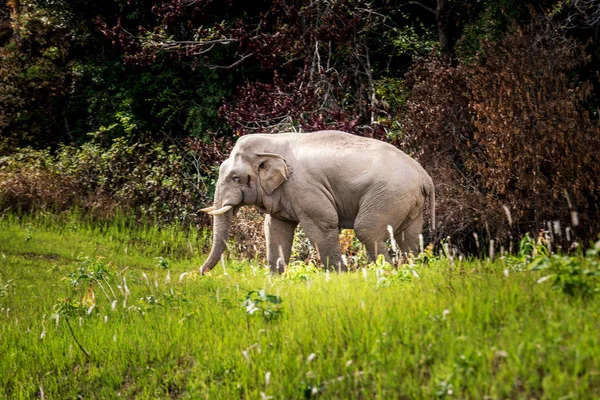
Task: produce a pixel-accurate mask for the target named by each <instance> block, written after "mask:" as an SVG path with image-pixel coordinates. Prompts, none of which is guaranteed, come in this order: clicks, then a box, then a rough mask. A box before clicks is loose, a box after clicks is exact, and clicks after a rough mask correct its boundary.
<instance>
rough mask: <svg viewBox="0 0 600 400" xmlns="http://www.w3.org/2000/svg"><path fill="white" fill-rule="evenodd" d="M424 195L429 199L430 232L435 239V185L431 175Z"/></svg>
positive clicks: (424, 189)
mask: <svg viewBox="0 0 600 400" xmlns="http://www.w3.org/2000/svg"><path fill="white" fill-rule="evenodd" d="M423 193H424V194H425V196H427V197H428V198H429V216H430V218H431V223H430V224H429V230H430V232H431V236H432V237H433V236H434V235H435V185H434V184H433V179H431V177H430V176H429V175H427V180H426V183H425V185H423Z"/></svg>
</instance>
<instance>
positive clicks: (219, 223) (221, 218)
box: [200, 210, 233, 273]
mask: <svg viewBox="0 0 600 400" xmlns="http://www.w3.org/2000/svg"><path fill="white" fill-rule="evenodd" d="M232 216H233V210H229V211H227V212H226V213H224V214H221V215H215V216H214V221H213V242H212V247H211V249H210V254H209V255H208V258H207V259H206V261H204V264H202V266H201V267H200V273H204V272H206V271H210V270H211V269H212V268H213V267H214V266H215V265H217V263H218V262H219V261H220V260H221V255H222V254H223V251H225V247H227V243H226V241H227V238H228V236H229V228H230V227H231V217H232Z"/></svg>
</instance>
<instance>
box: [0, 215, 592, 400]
mask: <svg viewBox="0 0 600 400" xmlns="http://www.w3.org/2000/svg"><path fill="white" fill-rule="evenodd" d="M82 220H83V219H81V220H80V219H78V218H77V217H76V215H73V216H71V217H70V218H66V219H64V218H63V219H61V220H58V219H56V218H54V217H51V216H45V217H41V216H38V217H28V218H27V219H19V218H17V217H14V216H10V215H9V216H4V217H3V218H2V219H0V253H1V254H0V398H17V399H20V398H23V399H29V398H35V397H38V398H41V397H44V398H51V399H54V398H77V397H79V396H80V397H82V398H117V397H119V398H207V399H237V398H248V399H260V398H270V397H271V396H272V397H273V398H274V399H292V398H309V397H321V398H383V399H388V398H406V399H413V398H417V399H419V398H427V399H429V398H455V397H456V398H474V399H481V398H486V396H487V398H490V399H496V398H497V399H503V398H523V399H525V398H527V399H529V398H547V399H559V398H565V399H567V398H577V399H581V398H590V399H591V398H598V397H600V296H594V295H589V296H569V295H567V294H565V293H564V292H563V291H561V290H555V289H553V283H552V281H553V280H552V279H547V280H543V279H540V278H542V277H544V276H547V275H548V271H547V270H541V271H529V270H528V269H527V268H524V267H523V266H522V265H521V266H518V265H517V266H515V265H514V264H507V263H505V262H503V261H501V260H498V261H495V262H490V261H484V260H471V261H458V260H450V259H447V258H439V257H438V258H435V259H433V260H430V262H428V263H426V262H418V263H416V264H415V265H414V266H413V267H412V268H408V267H404V269H402V270H400V271H399V272H396V271H395V270H390V269H389V268H386V267H381V266H380V267H376V266H375V267H374V266H371V267H370V268H365V269H361V270H359V271H357V272H352V273H346V274H341V275H340V274H337V273H331V274H326V273H323V272H315V271H313V270H311V269H310V268H307V267H306V266H302V265H297V266H296V267H295V269H294V271H293V273H290V274H287V275H284V276H283V277H281V276H270V275H268V274H267V273H266V272H265V270H264V268H262V267H261V266H259V265H256V264H254V265H253V264H252V263H248V262H237V261H230V262H228V263H227V266H226V268H223V266H221V265H219V266H217V267H216V268H215V270H214V271H213V273H212V275H210V276H199V275H198V274H197V273H196V272H195V271H197V268H198V266H199V265H200V264H201V261H202V258H203V255H202V254H199V249H201V248H202V246H203V245H205V243H204V241H205V240H206V239H205V236H206V235H205V234H197V233H195V232H191V231H190V232H188V231H184V230H181V229H178V228H172V229H163V230H158V229H154V228H150V227H142V226H137V227H136V226H131V225H128V224H127V223H126V222H125V221H126V219H122V220H120V221H116V222H115V223H112V224H108V225H105V226H95V225H93V224H91V223H86V222H82ZM520 269H521V270H522V271H519V270H520ZM183 273H188V274H187V275H183V276H182V275H181V274H183ZM92 274H93V275H92ZM103 274H104V275H103ZM102 276H104V277H102ZM94 277H95V278H96V280H94V279H93V278H94ZM540 280H541V281H542V282H539V281H540ZM538 282H539V283H538ZM90 284H91V289H89V287H90ZM90 290H91V291H93V293H94V295H95V300H92V299H91V297H90V296H91V291H90ZM260 290H264V293H262V294H259V293H258V291H260ZM113 292H114V293H113ZM86 293H87V294H86ZM247 298H249V300H248V301H246V299H247ZM115 300H116V302H115ZM280 300H281V302H279V301H280ZM113 302H114V308H113ZM92 304H94V308H93V309H91V310H90V306H91V305H92ZM88 311H89V314H88ZM250 311H254V312H253V313H252V314H250ZM71 329H72V333H71ZM78 343H79V344H80V345H81V347H80V346H79V345H78ZM84 351H85V353H84ZM86 353H87V354H88V355H89V357H88V355H86Z"/></svg>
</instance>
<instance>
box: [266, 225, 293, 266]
mask: <svg viewBox="0 0 600 400" xmlns="http://www.w3.org/2000/svg"><path fill="white" fill-rule="evenodd" d="M296 226H298V223H297V222H292V221H283V220H281V219H277V218H273V217H271V216H270V215H269V214H267V215H265V239H266V240H267V261H268V263H269V267H270V268H271V272H273V273H277V272H279V273H281V272H283V271H284V269H285V266H286V265H287V263H288V262H289V261H290V254H291V253H292V242H293V240H294V230H295V229H296Z"/></svg>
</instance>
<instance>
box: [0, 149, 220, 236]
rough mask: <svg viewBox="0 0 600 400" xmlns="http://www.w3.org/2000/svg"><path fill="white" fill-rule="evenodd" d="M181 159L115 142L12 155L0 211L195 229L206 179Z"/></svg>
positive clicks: (171, 152) (3, 177)
mask: <svg viewBox="0 0 600 400" xmlns="http://www.w3.org/2000/svg"><path fill="white" fill-rule="evenodd" d="M201 172H202V171H197V170H195V169H194V167H193V165H192V163H191V162H190V160H189V159H187V158H186V153H185V151H182V149H180V148H178V147H176V146H174V145H166V144H163V143H138V142H130V141H128V140H127V139H124V138H117V139H115V140H114V141H113V142H112V144H111V145H110V146H108V147H106V148H105V147H102V146H101V145H100V144H98V143H97V142H95V141H93V142H90V143H87V144H84V145H82V146H81V147H73V146H62V147H60V148H59V150H58V151H57V152H56V153H55V154H51V153H50V152H49V151H48V150H32V149H30V148H25V149H20V150H19V151H17V152H15V153H13V154H11V155H10V156H6V157H4V158H3V162H2V164H1V165H0V206H2V207H4V208H7V209H10V210H13V211H17V212H34V211H38V210H47V211H52V212H57V213H60V212H63V211H66V210H69V209H73V208H79V209H80V210H81V211H83V212H84V213H85V214H87V215H89V216H91V217H93V218H99V219H106V218H112V217H114V216H115V214H116V213H118V212H121V213H125V214H130V213H131V214H133V215H134V216H135V217H136V218H137V219H145V220H147V221H155V222H157V223H159V224H165V223H173V222H178V223H185V224H190V223H200V222H201V221H200V220H199V217H198V216H197V213H196V209H197V207H198V205H201V204H203V203H206V202H207V201H206V198H207V196H208V194H209V192H210V189H209V182H210V181H209V182H207V181H208V180H209V178H210V177H207V176H202V175H200V174H201Z"/></svg>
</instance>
